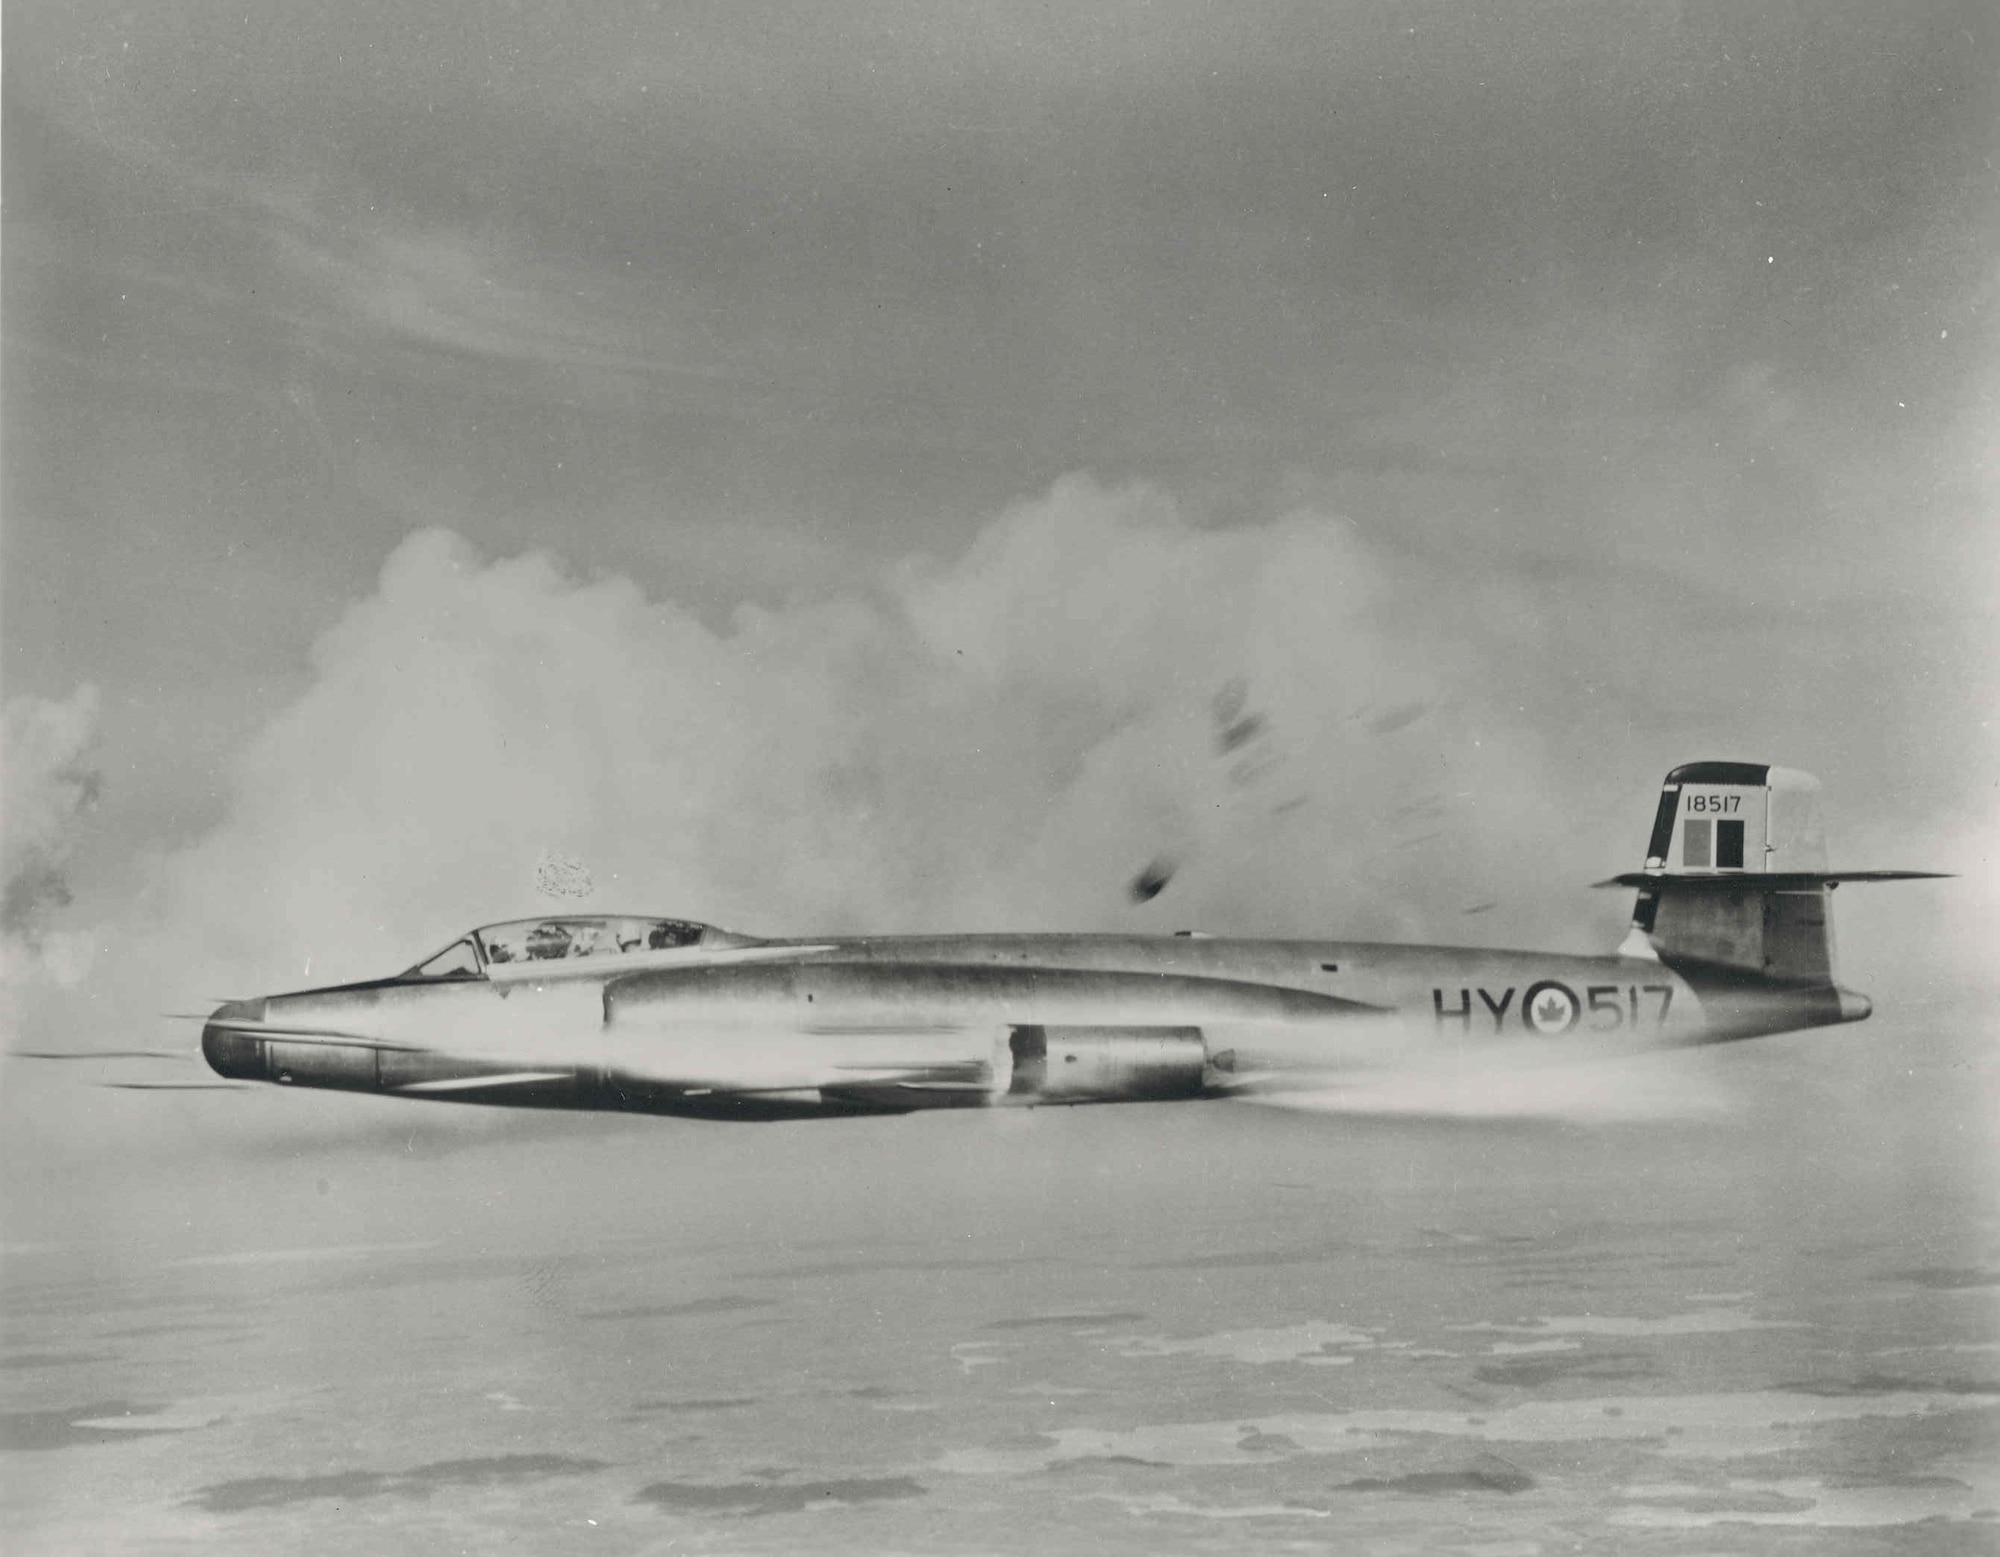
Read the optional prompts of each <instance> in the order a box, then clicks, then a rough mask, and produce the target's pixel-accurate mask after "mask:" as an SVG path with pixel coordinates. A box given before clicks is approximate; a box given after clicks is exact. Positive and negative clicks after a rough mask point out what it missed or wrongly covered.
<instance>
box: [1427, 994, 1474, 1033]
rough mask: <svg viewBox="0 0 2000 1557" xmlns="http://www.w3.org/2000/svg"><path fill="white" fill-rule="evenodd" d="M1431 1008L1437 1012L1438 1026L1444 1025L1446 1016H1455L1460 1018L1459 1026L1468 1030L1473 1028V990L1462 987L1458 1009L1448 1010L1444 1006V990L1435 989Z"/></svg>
mask: <svg viewBox="0 0 2000 1557" xmlns="http://www.w3.org/2000/svg"><path fill="white" fill-rule="evenodd" d="M1431 1008H1432V1009H1433V1010H1434V1011H1436V1012H1437V1023H1438V1026H1440V1027H1442V1026H1444V1019H1445V1018H1446V1017H1448V1016H1455V1017H1457V1018H1458V1023H1459V1026H1461V1027H1463V1028H1464V1029H1465V1030H1466V1031H1467V1032H1470V1031H1471V1030H1472V991H1471V990H1469V989H1461V990H1460V991H1459V992H1458V1009H1457V1010H1456V1011H1447V1010H1445V1008H1444V991H1443V990H1441V989H1434V990H1432V991H1431Z"/></svg>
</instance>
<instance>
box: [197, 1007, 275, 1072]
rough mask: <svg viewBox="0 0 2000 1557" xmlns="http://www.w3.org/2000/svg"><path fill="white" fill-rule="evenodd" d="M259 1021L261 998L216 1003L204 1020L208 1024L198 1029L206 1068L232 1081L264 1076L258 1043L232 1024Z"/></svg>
mask: <svg viewBox="0 0 2000 1557" xmlns="http://www.w3.org/2000/svg"><path fill="white" fill-rule="evenodd" d="M263 1020H264V1002H263V1001H261V1000H231V1001H229V1002H227V1003H226V1004H224V1005H221V1006H218V1007H217V1008H216V1010H215V1014H214V1015H213V1016H211V1017H210V1018H209V1019H208V1025H207V1026H206V1027H204V1028H203V1029H202V1030H201V1055H202V1058H203V1059H205V1060H207V1061H208V1068H209V1069H210V1070H212V1071H214V1072H215V1073H216V1075H218V1076H227V1077H229V1079H230V1080H232V1081H258V1080H261V1079H262V1078H263V1075H264V1053H263V1045H262V1043H261V1042H260V1041H259V1040H258V1039H257V1038H255V1037H254V1036H252V1035H251V1034H249V1033H245V1032H242V1031H239V1030H238V1029H237V1028H236V1027H235V1026H234V1025H232V1024H234V1023H238V1022H261V1021H263Z"/></svg>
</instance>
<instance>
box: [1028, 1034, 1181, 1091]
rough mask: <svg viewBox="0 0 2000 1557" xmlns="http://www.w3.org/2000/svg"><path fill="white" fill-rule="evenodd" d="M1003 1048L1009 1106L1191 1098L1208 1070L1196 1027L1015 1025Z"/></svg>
mask: <svg viewBox="0 0 2000 1557" xmlns="http://www.w3.org/2000/svg"><path fill="white" fill-rule="evenodd" d="M1007 1046H1008V1051H1009V1055H1010V1058H1011V1059H1012V1061H1013V1070H1012V1078H1011V1080H1010V1081H1009V1082H1008V1084H1007V1093H1006V1098H1005V1101H1007V1102H1010V1103H1113V1102H1130V1103H1142V1102H1159V1101H1162V1100H1164V1099H1168V1098H1187V1097H1197V1096H1199V1095H1200V1094H1201V1091H1202V1087H1203V1081H1204V1078H1205V1075H1206V1073H1207V1069H1208V1064H1209V1057H1208V1046H1207V1044H1206V1043H1204V1042H1203V1041H1202V1034H1201V1029H1200V1028H1198V1027H1016V1028H1014V1029H1013V1031H1012V1033H1011V1034H1010V1036H1009V1038H1008V1045H1007Z"/></svg>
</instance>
